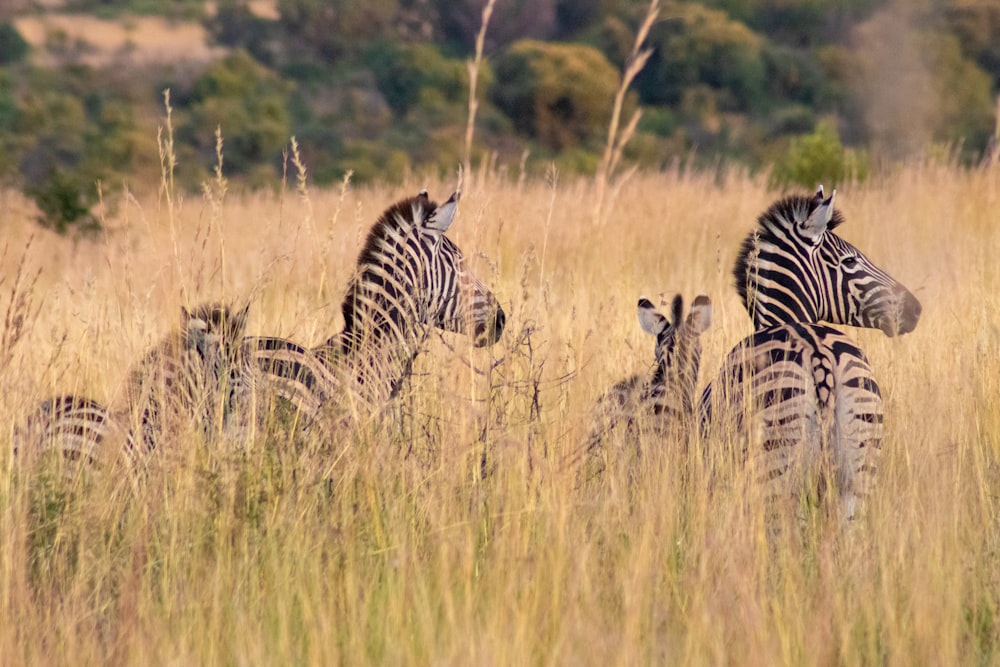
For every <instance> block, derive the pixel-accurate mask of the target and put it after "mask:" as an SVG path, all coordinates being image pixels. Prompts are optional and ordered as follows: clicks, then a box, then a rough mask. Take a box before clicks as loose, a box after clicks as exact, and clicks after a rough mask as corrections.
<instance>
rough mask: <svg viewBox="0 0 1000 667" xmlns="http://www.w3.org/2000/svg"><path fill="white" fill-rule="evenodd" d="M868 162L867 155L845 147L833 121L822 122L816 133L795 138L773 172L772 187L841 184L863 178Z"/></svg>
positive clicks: (812, 186) (831, 185) (866, 173)
mask: <svg viewBox="0 0 1000 667" xmlns="http://www.w3.org/2000/svg"><path fill="white" fill-rule="evenodd" d="M867 176H868V163H867V159H866V157H865V156H864V154H861V153H858V152H857V151H853V150H850V149H845V148H844V146H843V144H841V142H840V135H839V134H838V133H837V129H836V128H835V127H834V126H833V124H832V123H828V122H821V123H820V124H819V125H818V126H817V127H816V130H815V131H814V132H812V133H811V134H807V135H804V136H801V137H797V138H795V139H792V141H791V143H790V144H789V146H788V150H787V151H786V152H785V154H784V155H783V156H782V157H781V158H779V159H778V160H777V161H776V162H775V165H774V169H773V170H772V172H771V186H772V187H776V186H777V187H784V186H788V185H800V186H803V187H806V188H814V187H816V186H817V185H818V184H820V183H822V184H826V185H827V186H828V187H836V186H837V185H839V184H842V183H845V182H848V181H853V180H864V179H865V178H866V177H867Z"/></svg>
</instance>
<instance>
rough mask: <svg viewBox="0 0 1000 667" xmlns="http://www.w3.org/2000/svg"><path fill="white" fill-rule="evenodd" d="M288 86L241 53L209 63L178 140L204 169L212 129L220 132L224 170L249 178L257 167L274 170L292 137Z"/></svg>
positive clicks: (210, 153)
mask: <svg viewBox="0 0 1000 667" xmlns="http://www.w3.org/2000/svg"><path fill="white" fill-rule="evenodd" d="M290 94H291V85H290V84H288V83H287V82H285V81H283V80H282V79H281V78H280V77H278V75H277V74H275V73H274V72H272V71H271V70H269V69H268V68H266V67H264V66H263V65H260V64H258V63H257V62H256V61H254V59H253V58H251V57H250V55H249V54H247V53H246V52H245V51H238V52H236V53H234V54H233V55H231V56H229V57H227V58H225V59H223V60H220V61H218V62H216V63H213V64H212V65H211V66H210V67H209V68H208V69H207V70H205V72H204V73H203V74H202V75H201V77H199V78H198V80H197V81H195V84H194V91H193V94H192V95H191V98H190V106H189V108H188V121H187V122H186V123H185V124H183V125H182V126H181V127H180V128H179V135H180V136H181V137H182V138H183V139H184V140H185V141H188V142H190V143H191V144H192V145H194V146H196V147H197V149H198V150H199V152H200V153H201V155H202V157H203V158H204V160H205V164H212V163H213V162H214V161H215V128H217V127H221V128H222V136H223V137H224V141H225V156H226V166H227V168H228V169H229V170H230V171H231V172H232V173H238V174H243V173H249V171H250V170H251V169H252V168H253V167H254V165H256V164H260V163H262V162H264V163H266V162H269V161H270V162H272V163H273V164H277V160H278V157H279V156H280V155H281V150H282V148H283V147H284V146H285V143H286V142H287V141H288V138H289V137H290V136H291V121H290V116H289V111H288V109H289V96H290Z"/></svg>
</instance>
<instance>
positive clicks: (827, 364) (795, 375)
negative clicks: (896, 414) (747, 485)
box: [701, 323, 883, 519]
mask: <svg viewBox="0 0 1000 667" xmlns="http://www.w3.org/2000/svg"><path fill="white" fill-rule="evenodd" d="M701 413H702V420H703V423H704V424H705V426H706V430H707V435H708V436H709V438H710V441H711V442H713V443H715V444H716V445H717V446H718V445H719V443H722V448H723V449H724V450H726V451H730V452H731V454H732V455H733V457H734V459H735V462H736V463H737V464H739V465H743V466H746V468H747V471H748V474H749V477H750V481H751V482H754V483H756V484H757V485H760V486H761V487H762V490H763V493H764V496H765V498H767V499H768V500H775V499H780V498H789V497H792V498H794V497H796V496H798V495H799V494H800V493H803V492H805V493H820V494H822V493H823V492H825V491H826V490H829V489H831V488H832V487H834V486H835V488H836V489H837V493H838V495H837V497H838V498H839V503H840V514H841V516H842V517H843V518H845V519H850V518H853V517H854V515H855V513H856V511H857V510H858V509H859V505H860V504H861V503H862V502H863V501H864V499H865V498H866V497H867V496H868V495H869V494H870V492H871V490H872V488H873V485H874V476H875V474H876V471H877V469H878V461H879V457H880V455H881V451H882V438H883V411H882V394H881V392H880V390H879V386H878V383H877V382H876V381H875V378H874V376H873V374H872V369H871V366H870V365H869V363H868V359H867V358H866V357H865V354H864V352H862V351H861V349H860V348H859V347H858V346H857V345H856V344H855V343H854V342H853V341H852V340H851V339H850V338H848V337H847V336H845V335H844V334H842V333H840V332H839V331H837V330H836V329H833V328H831V327H829V326H825V325H820V324H812V323H788V324H782V325H778V326H774V327H769V328H767V329H763V330H761V331H758V332H757V333H755V334H754V335H753V336H750V337H748V338H746V339H744V340H743V341H742V342H741V343H740V344H739V345H737V346H736V347H735V348H733V350H732V351H731V352H730V353H729V355H728V356H727V357H726V360H725V361H724V362H723V364H722V368H721V370H720V371H719V374H718V376H717V377H716V379H715V380H714V381H713V382H712V383H711V384H709V385H708V387H706V389H705V391H704V393H703V395H702V400H701Z"/></svg>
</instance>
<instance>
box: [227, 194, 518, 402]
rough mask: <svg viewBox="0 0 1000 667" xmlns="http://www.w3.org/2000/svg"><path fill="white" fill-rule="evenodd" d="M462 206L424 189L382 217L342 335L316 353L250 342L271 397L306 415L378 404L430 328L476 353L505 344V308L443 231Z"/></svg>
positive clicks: (351, 290)
mask: <svg viewBox="0 0 1000 667" xmlns="http://www.w3.org/2000/svg"><path fill="white" fill-rule="evenodd" d="M458 200H459V193H457V192H456V193H454V194H453V195H452V196H451V197H450V198H449V199H448V200H447V201H446V202H445V203H444V204H441V205H440V206H439V205H437V204H436V203H435V202H432V201H431V200H430V199H429V198H428V195H427V191H426V190H424V191H421V192H420V193H419V194H418V195H417V196H416V197H410V198H408V199H404V200H402V201H400V202H397V203H395V204H393V205H392V206H390V207H389V208H388V209H387V210H386V211H385V212H384V213H383V214H382V215H381V216H380V218H379V220H378V221H377V222H376V223H375V224H374V225H373V226H372V228H371V230H370V231H369V233H368V236H367V239H366V241H365V244H364V247H363V248H362V250H361V253H360V255H359V256H358V262H357V269H356V271H355V274H354V277H353V279H352V280H351V283H350V285H349V286H348V289H347V293H346V296H345V298H344V301H343V303H342V305H341V312H342V313H343V316H344V323H345V324H344V329H343V330H342V331H341V332H340V333H338V334H336V335H334V336H331V337H330V338H329V339H328V340H327V341H325V342H324V343H323V344H321V345H319V346H318V347H315V348H312V349H306V348H305V347H303V346H300V345H298V344H297V343H295V342H293V341H288V340H285V339H280V338H268V337H257V338H248V339H247V340H246V341H245V344H244V349H245V352H246V353H247V354H253V355H254V357H255V359H256V361H257V366H258V368H259V369H260V371H262V379H263V383H264V384H265V385H268V386H269V387H268V388H269V389H270V391H271V392H273V393H276V394H277V395H279V396H280V397H281V398H283V399H286V400H288V401H291V402H292V403H293V404H294V405H295V406H296V407H297V408H298V409H299V410H301V411H303V412H305V413H307V416H308V417H310V418H313V417H315V414H316V413H317V412H318V411H319V410H320V409H321V408H324V407H325V406H329V405H330V404H331V403H345V402H347V401H349V400H354V399H357V400H358V401H360V402H362V403H364V404H367V405H370V406H375V407H379V406H381V405H383V404H384V403H385V401H387V400H389V399H391V398H392V397H393V396H395V395H396V393H397V392H398V391H399V389H400V386H401V384H402V383H403V381H404V380H405V378H406V377H407V376H408V374H409V373H410V368H411V365H412V363H413V360H414V358H415V357H416V356H417V354H418V352H419V351H420V349H421V348H422V346H423V344H424V341H425V339H426V337H427V335H428V333H429V331H430V327H436V328H439V329H443V330H445V331H451V332H455V333H460V334H466V335H470V336H471V337H472V340H473V344H474V345H476V346H477V347H481V346H485V345H492V344H493V343H495V342H497V340H499V338H500V334H501V333H502V332H503V328H504V323H505V321H506V316H505V314H504V311H503V309H502V308H501V307H500V305H499V304H498V302H497V300H496V297H494V296H493V294H492V293H491V292H490V291H489V290H488V289H487V288H486V287H485V286H484V285H483V283H482V282H481V281H480V280H478V279H477V278H476V277H475V276H473V275H472V274H470V273H469V272H468V271H467V270H466V269H465V262H464V258H463V255H462V251H461V250H460V249H459V248H458V246H456V245H455V243H454V242H453V241H452V240H451V239H449V238H448V237H447V236H446V235H445V232H447V231H448V229H449V228H450V226H451V224H452V222H453V221H454V216H455V212H456V210H457V207H458Z"/></svg>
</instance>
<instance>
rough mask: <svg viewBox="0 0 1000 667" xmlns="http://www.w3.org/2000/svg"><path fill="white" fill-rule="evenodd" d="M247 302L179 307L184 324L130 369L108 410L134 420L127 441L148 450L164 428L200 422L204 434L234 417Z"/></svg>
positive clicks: (244, 372) (242, 377)
mask: <svg viewBox="0 0 1000 667" xmlns="http://www.w3.org/2000/svg"><path fill="white" fill-rule="evenodd" d="M249 309H250V304H249V302H248V303H247V304H246V305H244V306H243V307H242V308H240V309H239V310H233V309H231V308H230V307H229V306H228V305H226V304H222V303H207V304H202V305H200V306H198V307H196V308H194V309H193V310H190V311H189V310H188V309H187V308H184V307H182V308H181V313H182V317H181V328H180V329H179V330H177V331H174V332H171V333H170V334H168V335H167V336H166V337H165V338H164V339H163V340H162V341H161V342H160V343H159V344H158V345H156V346H155V347H154V348H153V349H151V350H150V351H149V352H147V353H146V355H145V356H144V357H143V358H142V360H141V361H140V362H139V363H138V364H136V366H135V367H134V368H133V369H132V370H131V371H130V373H129V377H128V381H127V383H126V385H125V389H124V391H123V392H121V393H120V394H119V395H118V396H117V397H116V398H115V399H114V400H112V402H111V404H110V406H109V409H110V411H111V412H112V413H113V414H116V415H117V414H126V415H129V417H130V418H131V420H132V433H133V434H136V433H137V434H139V437H134V438H130V439H129V443H130V444H129V446H132V447H134V446H138V447H139V448H140V451H139V454H140V455H141V456H145V455H148V454H149V453H150V452H152V451H153V449H154V448H155V447H156V446H157V443H158V441H160V440H161V439H162V438H163V437H164V435H165V434H166V433H168V432H169V433H173V434H176V433H177V432H178V429H180V428H182V427H184V426H186V425H190V424H192V423H194V424H197V425H198V426H199V427H200V428H201V429H202V430H203V432H204V434H205V435H206V436H210V435H212V434H213V432H215V433H217V432H218V431H219V430H220V429H221V428H222V427H224V426H225V425H226V422H227V421H228V420H230V419H231V418H232V416H233V412H234V411H235V410H236V409H237V407H238V406H237V402H238V398H239V397H240V396H241V395H242V393H243V388H242V387H243V382H244V381H246V378H247V377H248V375H249V363H251V360H245V359H244V356H243V345H242V343H243V338H244V337H245V332H246V323H247V315H248V313H249Z"/></svg>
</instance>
